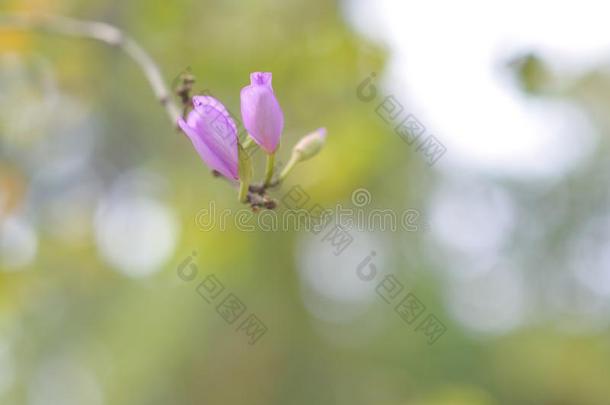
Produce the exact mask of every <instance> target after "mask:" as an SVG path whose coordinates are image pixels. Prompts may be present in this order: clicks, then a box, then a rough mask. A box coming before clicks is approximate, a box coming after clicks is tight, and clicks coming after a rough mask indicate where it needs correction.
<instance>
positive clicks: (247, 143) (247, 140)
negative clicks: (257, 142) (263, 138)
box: [241, 136, 254, 149]
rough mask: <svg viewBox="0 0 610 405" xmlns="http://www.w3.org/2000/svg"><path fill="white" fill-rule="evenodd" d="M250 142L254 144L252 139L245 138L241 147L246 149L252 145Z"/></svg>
mask: <svg viewBox="0 0 610 405" xmlns="http://www.w3.org/2000/svg"><path fill="white" fill-rule="evenodd" d="M252 142H254V139H252V138H251V137H249V136H246V140H245V141H244V143H243V144H242V145H241V146H242V148H244V149H248V148H249V147H250V145H252Z"/></svg>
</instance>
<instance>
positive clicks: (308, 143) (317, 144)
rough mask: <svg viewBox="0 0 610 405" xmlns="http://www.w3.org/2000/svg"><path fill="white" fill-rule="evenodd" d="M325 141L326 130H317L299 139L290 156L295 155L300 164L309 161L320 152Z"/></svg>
mask: <svg viewBox="0 0 610 405" xmlns="http://www.w3.org/2000/svg"><path fill="white" fill-rule="evenodd" d="M325 140H326V128H319V129H317V130H315V131H314V132H312V133H310V134H308V135H305V136H304V137H303V138H301V140H300V141H299V142H298V143H297V144H296V145H295V146H294V148H292V154H293V155H295V157H296V158H297V159H298V161H300V162H302V161H304V160H307V159H311V158H312V157H314V156H315V155H317V154H318V152H320V151H321V150H322V147H323V146H324V141H325Z"/></svg>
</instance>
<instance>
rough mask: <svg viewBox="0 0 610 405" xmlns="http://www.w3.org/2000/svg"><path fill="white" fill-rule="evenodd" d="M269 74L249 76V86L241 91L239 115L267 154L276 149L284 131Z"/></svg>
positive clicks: (262, 73) (261, 73)
mask: <svg viewBox="0 0 610 405" xmlns="http://www.w3.org/2000/svg"><path fill="white" fill-rule="evenodd" d="M271 78H272V75H271V73H268V72H254V73H252V74H250V85H249V86H246V87H244V88H243V89H242V90H241V115H242V119H243V121H244V126H245V127H246V130H247V131H248V133H249V134H250V135H251V136H252V138H254V141H255V142H256V143H257V144H259V145H260V147H261V148H263V149H264V150H265V151H266V152H267V153H273V152H275V150H276V149H277V146H278V144H279V142H280V137H281V135H282V130H283V129H284V114H283V113H282V109H281V108H280V104H279V103H278V101H277V99H276V98H275V94H274V93H273V88H272V87H271Z"/></svg>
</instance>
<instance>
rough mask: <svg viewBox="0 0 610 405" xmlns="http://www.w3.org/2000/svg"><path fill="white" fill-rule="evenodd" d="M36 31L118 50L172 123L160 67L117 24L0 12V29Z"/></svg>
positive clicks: (175, 112)
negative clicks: (131, 63) (134, 67)
mask: <svg viewBox="0 0 610 405" xmlns="http://www.w3.org/2000/svg"><path fill="white" fill-rule="evenodd" d="M2 29H19V30H39V31H43V32H49V33H53V34H61V35H66V36H72V37H79V38H89V39H94V40H97V41H100V42H103V43H105V44H107V45H110V46H112V47H116V48H118V49H121V50H122V51H123V52H125V54H126V55H127V56H129V57H130V58H131V59H132V60H133V61H134V62H135V63H136V64H137V65H138V66H139V67H140V69H141V70H142V73H144V76H146V79H147V80H148V83H149V84H150V86H151V87H152V89H153V92H154V93H155V97H156V98H157V100H158V101H159V102H160V103H161V105H162V106H163V107H164V108H165V110H166V111H167V114H168V115H169V118H170V120H171V121H172V124H173V125H176V122H177V120H178V118H179V117H180V114H181V113H180V109H179V108H178V106H177V105H176V103H175V102H174V101H173V100H172V98H171V94H170V91H169V90H168V88H167V85H166V84H165V81H164V80H163V76H162V75H161V70H160V69H159V67H158V66H157V64H156V63H155V61H154V60H153V59H152V58H151V57H150V55H149V54H148V53H147V52H146V51H145V50H144V49H143V48H142V47H141V46H140V45H139V44H138V43H137V42H136V41H134V40H133V39H132V38H130V37H129V36H127V35H125V33H124V32H123V31H121V30H120V29H118V28H117V27H115V26H113V25H110V24H106V23H102V22H97V21H83V20H76V19H73V18H68V17H63V16H54V15H47V14H36V15H29V14H10V15H7V14H5V15H0V30H2Z"/></svg>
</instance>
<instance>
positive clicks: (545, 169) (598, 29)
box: [344, 0, 610, 178]
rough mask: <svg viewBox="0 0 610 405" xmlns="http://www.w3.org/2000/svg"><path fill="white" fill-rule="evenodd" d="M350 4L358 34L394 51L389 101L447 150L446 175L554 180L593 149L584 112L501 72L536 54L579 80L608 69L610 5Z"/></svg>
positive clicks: (386, 79) (390, 0)
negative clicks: (527, 91)
mask: <svg viewBox="0 0 610 405" xmlns="http://www.w3.org/2000/svg"><path fill="white" fill-rule="evenodd" d="M344 5H345V14H346V15H347V18H348V20H350V21H351V22H352V23H353V24H354V25H355V26H356V28H357V29H358V30H359V31H360V32H362V33H363V34H365V35H367V36H369V37H371V38H373V39H375V40H376V41H378V42H380V43H382V44H384V45H385V46H387V47H388V50H389V58H390V59H389V60H388V64H387V66H386V70H385V71H384V72H382V73H383V84H384V87H385V92H386V93H387V94H384V95H383V96H386V95H390V94H394V95H395V96H396V98H397V100H398V101H399V102H400V103H401V104H403V105H404V106H405V107H406V109H407V110H408V111H409V113H412V114H414V115H415V116H416V117H417V118H418V119H419V120H420V121H421V122H422V123H423V125H424V126H426V128H427V133H428V134H433V135H435V136H436V137H437V138H438V139H439V140H440V141H441V142H442V143H443V144H444V145H445V146H446V147H447V152H446V154H445V155H444V156H443V157H442V158H441V159H440V160H439V162H438V163H437V165H438V167H440V168H441V169H445V170H455V169H456V168H468V169H475V170H481V171H489V172H492V173H497V174H501V175H510V176H513V177H519V178H539V177H543V178H544V177H553V176H559V175H561V174H564V173H565V172H566V171H568V170H570V169H571V168H573V167H574V165H575V164H577V163H578V162H579V161H580V160H581V159H582V158H583V157H586V156H587V154H588V153H589V152H590V151H591V149H592V146H594V139H595V137H594V136H593V130H592V127H591V125H590V123H589V121H588V120H587V118H586V116H585V115H584V114H583V113H582V111H580V110H579V109H578V108H577V107H576V106H574V105H572V104H570V103H568V102H565V101H563V102H560V101H554V100H548V99H536V98H532V97H528V96H526V95H524V94H522V93H521V92H520V90H519V89H518V88H517V87H516V85H515V83H514V82H513V80H512V79H511V75H510V74H509V73H508V71H507V70H504V68H503V66H504V65H505V64H506V62H507V61H509V60H510V59H511V58H514V57H515V56H519V55H520V54H522V53H524V52H528V51H534V52H536V53H537V54H538V55H540V56H541V57H542V58H543V59H544V60H546V61H548V62H549V63H550V64H551V66H552V67H553V68H557V69H560V70H562V71H568V72H573V73H578V72H579V71H583V70H586V69H587V68H589V67H595V66H597V65H598V64H599V63H601V62H604V60H605V59H606V56H605V55H606V54H607V53H608V52H610V24H608V20H607V16H608V15H609V14H610V3H607V2H603V1H596V0H579V1H562V2H557V1H551V0H540V1H525V0H516V1H505V2H486V1H460V2H450V1H435V0H432V1H430V0H422V1H408V0H375V1H371V0H346V1H345V3H344ZM405 147H406V148H408V147H407V146H405ZM413 153H415V152H414V151H413Z"/></svg>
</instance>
